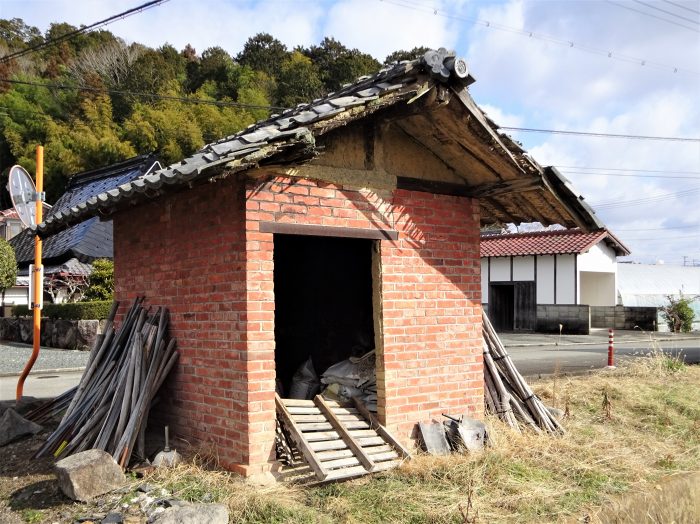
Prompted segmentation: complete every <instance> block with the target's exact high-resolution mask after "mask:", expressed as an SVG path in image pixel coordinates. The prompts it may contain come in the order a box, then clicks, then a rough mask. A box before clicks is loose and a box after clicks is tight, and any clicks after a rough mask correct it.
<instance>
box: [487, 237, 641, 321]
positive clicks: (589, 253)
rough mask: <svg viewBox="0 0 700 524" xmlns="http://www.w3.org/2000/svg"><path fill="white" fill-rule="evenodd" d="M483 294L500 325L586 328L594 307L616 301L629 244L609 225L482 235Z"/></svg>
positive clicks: (492, 316) (611, 305) (494, 318)
mask: <svg viewBox="0 0 700 524" xmlns="http://www.w3.org/2000/svg"><path fill="white" fill-rule="evenodd" d="M480 252H481V293H482V295H481V297H482V298H481V300H482V302H483V304H484V308H485V309H487V310H488V313H489V317H490V318H491V320H492V321H493V323H494V325H495V327H496V328H497V329H499V330H501V331H513V330H516V331H517V330H526V331H530V330H537V331H557V330H558V329H559V325H560V324H561V325H562V326H563V327H562V329H563V330H564V331H565V332H567V333H587V332H588V330H589V329H590V327H591V313H590V307H591V306H593V307H596V306H601V307H602V306H605V307H614V306H615V305H616V303H617V257H618V256H625V255H629V254H630V252H629V250H628V249H627V247H626V246H625V245H624V244H623V243H622V242H620V240H618V239H617V238H616V237H615V236H614V235H613V234H612V233H611V232H610V231H608V230H606V229H597V230H593V231H583V230H581V229H565V230H555V231H538V232H530V233H512V234H482V236H481V247H480Z"/></svg>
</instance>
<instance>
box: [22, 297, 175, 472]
mask: <svg viewBox="0 0 700 524" xmlns="http://www.w3.org/2000/svg"><path fill="white" fill-rule="evenodd" d="M143 300H144V299H143V297H139V298H137V299H136V300H135V301H134V303H133V305H132V306H131V308H130V309H129V311H128V312H127V313H126V315H125V316H124V318H123V320H122V322H121V325H120V326H119V329H118V330H116V331H115V329H114V327H113V321H114V317H115V314H116V310H117V305H118V304H117V303H115V304H114V305H113V307H112V312H111V313H110V317H109V320H108V322H107V326H106V327H105V333H104V335H103V336H101V337H100V339H99V340H98V341H97V343H96V345H95V348H94V349H93V351H92V352H91V354H90V359H89V361H88V364H87V367H86V369H85V372H84V373H83V376H82V378H81V379H80V384H78V386H77V387H76V388H74V389H73V390H71V392H67V393H66V394H65V395H62V396H61V397H59V399H60V402H56V401H54V402H53V404H52V405H51V406H47V407H46V408H44V411H45V412H46V413H54V412H55V411H56V409H58V408H59V407H62V406H64V405H65V404H67V403H68V400H70V404H68V407H67V408H66V411H65V414H64V415H63V419H62V420H61V423H60V424H59V426H58V428H56V430H55V431H54V432H53V433H52V434H51V435H49V437H48V439H47V441H46V442H45V443H44V445H43V446H42V447H41V448H39V450H38V451H37V452H36V454H35V455H34V456H35V457H41V456H44V455H46V454H49V453H52V454H53V455H54V456H55V457H65V456H68V455H71V454H74V453H78V452H80V451H84V450H87V449H101V450H104V451H107V452H108V453H109V454H110V455H112V456H113V457H114V459H115V460H116V461H117V462H118V463H119V465H120V466H121V467H122V468H126V467H127V466H128V465H129V462H130V460H131V457H132V455H135V456H136V457H138V458H139V459H144V458H145V431H146V424H147V421H148V414H149V411H150V409H151V406H152V405H153V403H154V401H155V396H156V393H157V392H158V390H159V389H160V387H161V386H162V384H163V382H164V381H165V379H166V377H167V376H168V373H169V372H170V370H171V369H172V368H173V366H174V365H175V362H176V361H177V359H178V351H177V350H176V349H175V339H174V338H170V337H169V336H168V334H167V331H168V311H167V309H165V308H157V309H156V310H155V311H151V308H146V307H144V306H143ZM41 414H42V413H40V415H41Z"/></svg>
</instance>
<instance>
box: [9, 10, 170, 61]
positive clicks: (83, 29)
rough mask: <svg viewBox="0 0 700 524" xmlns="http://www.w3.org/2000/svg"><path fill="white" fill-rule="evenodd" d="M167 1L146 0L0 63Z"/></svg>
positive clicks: (15, 54)
mask: <svg viewBox="0 0 700 524" xmlns="http://www.w3.org/2000/svg"><path fill="white" fill-rule="evenodd" d="M167 1H168V0H151V1H150V2H146V3H145V4H141V5H140V6H137V7H134V8H132V9H128V10H126V11H124V12H122V13H119V14H116V15H113V16H110V17H109V18H105V19H104V20H100V21H99V22H95V23H94V24H90V25H88V26H83V27H81V28H80V29H76V30H75V31H70V32H69V33H66V34H64V35H61V36H58V37H56V38H52V39H49V40H45V41H44V42H41V43H40V44H36V45H33V46H31V47H28V48H26V49H22V50H21V51H16V52H14V53H10V54H9V55H5V56H2V57H0V63H5V62H9V61H10V60H12V59H13V58H19V57H21V56H24V55H28V54H29V53H33V52H35V51H39V50H41V49H45V48H47V47H53V46H55V45H58V44H60V43H62V42H65V41H67V40H71V39H72V38H74V37H76V36H78V35H80V34H82V33H86V32H88V31H91V30H92V29H97V28H98V27H103V26H106V25H109V24H111V23H112V22H116V21H117V20H122V19H124V18H126V17H128V16H131V15H135V14H137V13H140V12H141V11H145V10H146V9H150V8H151V7H155V6H157V5H159V4H162V3H163V2H167Z"/></svg>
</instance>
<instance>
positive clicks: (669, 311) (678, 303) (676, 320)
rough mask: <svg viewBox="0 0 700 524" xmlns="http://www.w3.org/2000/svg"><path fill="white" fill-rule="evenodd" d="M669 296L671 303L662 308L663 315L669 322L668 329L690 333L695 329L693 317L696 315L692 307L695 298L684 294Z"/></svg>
mask: <svg viewBox="0 0 700 524" xmlns="http://www.w3.org/2000/svg"><path fill="white" fill-rule="evenodd" d="M667 298H668V302H669V305H668V306H664V307H662V308H661V315H662V316H663V317H664V320H665V321H666V324H668V329H669V330H671V331H672V332H674V333H678V332H679V331H680V332H683V333H689V332H690V331H691V330H692V329H693V317H695V313H694V312H693V309H692V308H691V307H690V303H691V302H692V301H693V299H692V298H686V297H684V296H683V295H682V294H681V296H680V298H675V297H674V296H673V295H669V296H668V297H667Z"/></svg>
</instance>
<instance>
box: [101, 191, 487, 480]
mask: <svg viewBox="0 0 700 524" xmlns="http://www.w3.org/2000/svg"><path fill="white" fill-rule="evenodd" d="M260 222H290V223H299V224H310V225H326V226H339V227H354V228H377V227H381V228H382V229H395V230H397V231H398V232H399V239H398V240H397V241H389V240H382V241H381V245H380V254H379V257H380V264H381V289H380V291H381V296H382V305H381V311H375V314H381V317H380V323H379V325H378V327H379V331H380V332H383V348H382V350H381V351H380V354H379V360H378V389H379V397H380V398H379V410H380V417H381V418H382V419H383V420H385V421H386V423H387V424H388V425H389V427H390V428H391V429H392V430H394V431H396V432H397V436H399V437H400V438H402V440H404V441H406V442H408V440H409V436H410V434H411V431H412V429H413V427H414V425H415V423H416V422H418V421H427V420H430V419H431V418H436V419H439V418H440V414H441V413H442V412H450V413H454V414H459V413H463V412H468V413H471V414H472V415H474V416H475V417H481V416H482V415H483V375H482V369H481V317H480V300H481V292H480V278H479V271H480V262H479V216H478V203H477V202H476V201H475V200H471V199H466V198H459V197H449V196H442V195H430V194H426V193H420V192H409V191H401V190H399V191H395V192H393V193H392V192H388V191H384V192H379V193H378V192H372V191H366V190H362V191H355V190H345V189H343V188H342V187H339V186H336V185H331V184H325V183H319V182H313V181H308V180H290V179H283V178H275V179H259V180H254V181H249V182H248V183H247V185H246V187H245V191H244V189H243V188H242V187H241V186H240V185H239V184H238V183H237V182H236V181H235V180H234V179H227V180H224V181H220V182H217V183H216V184H214V185H206V186H203V187H198V188H195V189H193V190H189V191H185V192H181V193H177V194H175V195H171V196H169V197H166V198H162V199H159V200H156V201H154V202H152V203H149V204H146V205H143V206H140V207H137V208H134V209H131V210H129V211H128V213H123V214H120V215H118V216H116V217H115V228H114V229H115V276H116V281H117V290H116V295H117V298H118V299H120V300H124V299H132V298H133V297H134V296H136V295H139V294H144V295H146V297H147V299H148V303H151V304H157V305H165V306H167V307H169V308H170V310H171V325H172V332H173V335H174V336H176V337H177V339H178V347H179V349H180V351H181V357H180V363H179V366H178V369H177V371H176V373H175V374H174V377H173V379H172V380H171V384H170V386H169V387H170V390H169V394H168V395H164V397H166V398H167V399H168V401H167V403H166V404H165V405H164V408H163V409H164V411H165V412H166V413H167V414H168V416H169V417H170V419H171V421H172V422H173V423H174V426H175V428H174V429H175V430H176V431H177V433H178V434H179V435H181V436H183V437H185V438H187V439H188V440H192V441H199V442H205V443H206V442H212V443H214V444H215V445H216V449H217V452H218V455H219V458H220V459H221V461H222V463H223V464H224V465H225V466H228V467H230V468H232V469H235V470H237V471H240V472H242V473H244V474H256V473H260V472H263V471H265V470H266V468H267V462H268V460H269V459H270V458H271V454H272V452H273V440H274V424H275V417H274V379H275V370H274V344H275V343H274V290H273V259H272V254H273V241H272V239H273V235H272V234H271V233H261V232H260V228H259V224H260Z"/></svg>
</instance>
